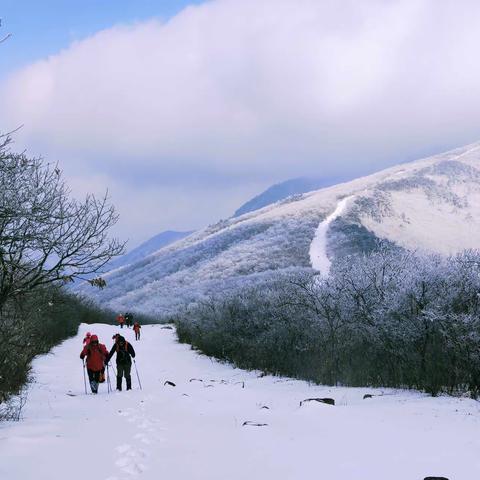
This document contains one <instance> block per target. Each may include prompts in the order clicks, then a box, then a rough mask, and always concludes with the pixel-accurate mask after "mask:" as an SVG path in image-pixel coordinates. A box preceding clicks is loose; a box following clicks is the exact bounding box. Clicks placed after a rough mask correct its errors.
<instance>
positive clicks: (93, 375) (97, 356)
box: [80, 335, 108, 393]
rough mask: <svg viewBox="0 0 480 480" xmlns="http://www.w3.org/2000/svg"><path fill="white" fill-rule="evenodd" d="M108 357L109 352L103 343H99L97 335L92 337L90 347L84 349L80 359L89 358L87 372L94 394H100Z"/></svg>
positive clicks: (86, 346)
mask: <svg viewBox="0 0 480 480" xmlns="http://www.w3.org/2000/svg"><path fill="white" fill-rule="evenodd" d="M107 356H108V350H107V347H105V345H103V343H99V342H98V337H97V335H91V336H90V341H89V343H88V345H85V346H84V347H83V350H82V353H81V354H80V358H81V359H82V360H83V359H84V358H85V357H87V372H88V379H89V380H90V388H91V390H92V393H97V392H98V384H99V383H100V380H101V376H102V372H104V371H105V359H106V358H107Z"/></svg>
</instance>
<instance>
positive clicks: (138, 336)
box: [133, 322, 142, 340]
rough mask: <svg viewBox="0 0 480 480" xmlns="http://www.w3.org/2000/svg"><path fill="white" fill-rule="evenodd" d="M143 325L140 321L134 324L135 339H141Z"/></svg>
mask: <svg viewBox="0 0 480 480" xmlns="http://www.w3.org/2000/svg"><path fill="white" fill-rule="evenodd" d="M141 328H142V327H141V326H140V324H139V323H138V322H135V323H134V324H133V331H134V332H135V340H140V329H141Z"/></svg>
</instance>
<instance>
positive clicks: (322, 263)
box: [309, 196, 352, 277]
mask: <svg viewBox="0 0 480 480" xmlns="http://www.w3.org/2000/svg"><path fill="white" fill-rule="evenodd" d="M351 198H352V197H351V196H350V197H345V198H344V199H342V200H340V202H338V205H337V208H335V210H334V211H333V213H331V214H330V215H329V216H328V217H327V218H326V219H325V220H323V221H321V222H320V224H319V225H318V227H317V229H316V230H315V236H314V237H313V240H312V243H311V244H310V251H309V254H310V262H311V264H312V268H314V269H315V270H318V271H319V272H320V273H321V274H322V275H323V276H325V277H326V276H328V273H329V272H330V266H331V263H332V262H331V261H330V259H329V258H328V255H327V232H328V229H329V228H330V224H331V223H332V222H333V221H334V220H335V219H336V218H338V217H340V216H341V215H342V213H343V212H344V211H345V208H347V205H348V203H349V202H350V199H351Z"/></svg>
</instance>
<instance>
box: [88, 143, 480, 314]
mask: <svg viewBox="0 0 480 480" xmlns="http://www.w3.org/2000/svg"><path fill="white" fill-rule="evenodd" d="M347 196H351V197H352V199H351V201H349V202H348V205H347V208H346V209H345V210H344V211H343V212H342V215H341V216H339V217H338V218H336V219H335V220H334V221H333V222H332V223H331V224H330V226H329V229H328V232H327V242H326V248H327V256H328V257H329V258H330V259H334V258H335V257H336V256H339V255H344V254H350V253H355V252H359V251H366V250H369V249H370V248H372V247H373V246H374V245H375V240H376V239H377V238H382V239H385V240H387V241H389V242H392V243H394V244H397V245H399V246H401V247H404V248H408V249H416V250H425V251H429V252H438V253H442V254H448V253H454V252H458V251H460V250H463V249H466V248H479V247H480V241H479V239H480V143H479V144H474V145H469V146H467V147H463V148H459V149H456V150H453V151H450V152H447V153H443V154H440V155H436V156H433V157H429V158H427V159H422V160H418V161H416V162H412V163H409V164H402V165H400V166H397V167H393V168H390V169H387V170H384V171H381V172H379V173H376V174H374V175H370V176H367V177H364V178H359V179H357V180H354V181H351V182H347V183H343V184H338V185H335V186H332V187H329V188H324V189H322V190H318V191H315V192H310V193H307V194H303V195H299V196H295V197H290V198H288V199H286V200H284V201H281V202H278V203H275V204H273V205H270V206H267V207H265V208H262V209H260V210H256V211H254V212H250V213H247V214H245V215H242V216H240V217H236V218H231V219H229V220H225V221H222V222H219V223H217V224H215V225H211V226H209V227H207V228H205V229H204V230H201V231H198V232H196V233H194V234H192V235H190V236H189V237H187V238H185V239H182V240H180V241H178V242H175V244H172V245H169V246H166V247H164V248H162V249H161V250H160V251H158V252H156V253H154V254H152V255H150V256H148V257H146V258H144V259H142V260H141V261H139V262H135V263H133V264H130V265H128V266H126V267H124V268H121V269H119V270H117V271H115V272H111V273H110V274H107V275H106V276H105V278H106V279H107V282H108V287H107V288H106V289H104V290H103V291H97V290H94V289H93V288H91V287H89V286H83V287H82V289H83V291H84V293H86V294H89V295H91V296H93V297H94V298H96V299H97V300H98V301H101V302H102V303H106V304H107V305H109V306H111V307H112V308H115V309H117V308H120V309H132V310H135V309H136V310H142V311H145V312H149V313H154V314H160V315H169V314H172V313H175V311H176V310H177V309H178V308H184V307H185V305H188V304H189V303H190V302H195V301H198V300H201V299H204V298H208V296H209V295H213V294H217V293H218V292H220V291H230V290H235V289H236V288H238V286H240V285H245V284H250V283H251V284H257V283H258V282H262V281H268V279H269V278H270V277H271V275H272V272H276V273H278V272H280V273H281V272H289V271H291V270H292V269H295V270H298V269H310V268H311V263H310V256H309V251H310V245H311V242H312V240H313V238H314V236H315V231H316V230H317V228H318V226H319V223H320V222H321V221H323V220H324V219H325V218H326V217H327V216H328V215H330V214H332V212H334V211H335V209H336V208H337V206H338V203H339V202H340V201H341V200H342V199H343V198H345V197H347Z"/></svg>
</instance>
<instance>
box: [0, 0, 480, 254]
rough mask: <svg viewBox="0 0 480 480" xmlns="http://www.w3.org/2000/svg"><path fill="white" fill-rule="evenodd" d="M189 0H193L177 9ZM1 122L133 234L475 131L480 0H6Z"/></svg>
mask: <svg viewBox="0 0 480 480" xmlns="http://www.w3.org/2000/svg"><path fill="white" fill-rule="evenodd" d="M187 6H190V7H191V8H187V9H186V8H185V7H187ZM0 17H1V18H2V19H3V28H2V33H4V34H6V33H12V37H11V38H10V39H9V40H8V41H6V42H4V43H3V44H2V45H1V46H0V132H6V131H11V130H13V129H14V128H15V127H17V126H19V125H23V128H22V129H21V130H20V131H19V132H17V133H16V134H15V137H14V141H15V146H16V148H18V150H24V149H25V150H26V151H27V153H28V154H30V155H41V156H43V157H44V158H46V159H47V160H48V161H52V162H58V163H59V165H60V166H61V169H62V170H63V172H64V175H65V176H66V178H67V180H68V183H69V185H71V188H72V191H73V192H74V194H75V195H79V196H83V195H84V194H85V193H87V192H92V193H96V194H102V193H103V192H104V191H105V190H106V189H108V191H109V192H110V195H111V199H112V202H113V203H114V204H115V205H116V207H117V209H118V212H119V214H120V221H119V224H118V227H117V229H116V233H118V235H119V236H120V237H121V238H123V239H126V238H129V239H131V240H132V242H131V244H130V247H133V246H135V245H136V244H138V243H139V242H140V241H142V240H145V239H147V238H149V237H151V236H153V235H155V234H158V233H159V232H160V231H162V230H192V229H199V228H202V227H203V226H206V225H208V224H211V223H214V222H216V221H217V220H219V219H221V218H226V217H228V216H230V215H231V214H232V213H233V212H234V211H235V210H236V209H237V208H238V207H239V206H240V205H241V204H242V203H243V202H245V201H247V200H249V199H250V198H252V197H253V196H254V195H256V194H258V193H260V192H261V191H262V190H264V189H265V188H267V187H269V186H270V185H272V184H274V183H277V182H280V181H283V180H287V179H289V178H294V177H300V176H311V177H316V178H319V177H322V176H326V177H352V176H355V175H361V174H365V173H370V172H373V171H376V170H380V169H382V168H385V167H388V166H392V165H395V164H398V163H400V162H403V161H406V160H414V159H416V158H420V157H422V156H425V155H429V154H433V153H438V152H441V151H442V150H447V149H449V148H452V147H455V146H460V145H465V144H467V143H471V142H474V141H478V140H480V63H479V62H478V61H477V58H478V45H480V29H479V28H478V25H479V24H480V2H479V1H478V0H462V2H458V0H442V2H438V0H365V1H362V2H357V1H353V0H316V1H314V0H210V1H208V2H200V1H192V0H189V1H187V0H180V1H173V0H165V1H157V2H154V1H146V0H135V1H133V0H132V1H126V0H96V1H93V0H82V1H72V0H68V1H67V0H64V1H59V0H57V1H48V0H46V1H40V0H38V1H33V0H32V1H21V0H0Z"/></svg>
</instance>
